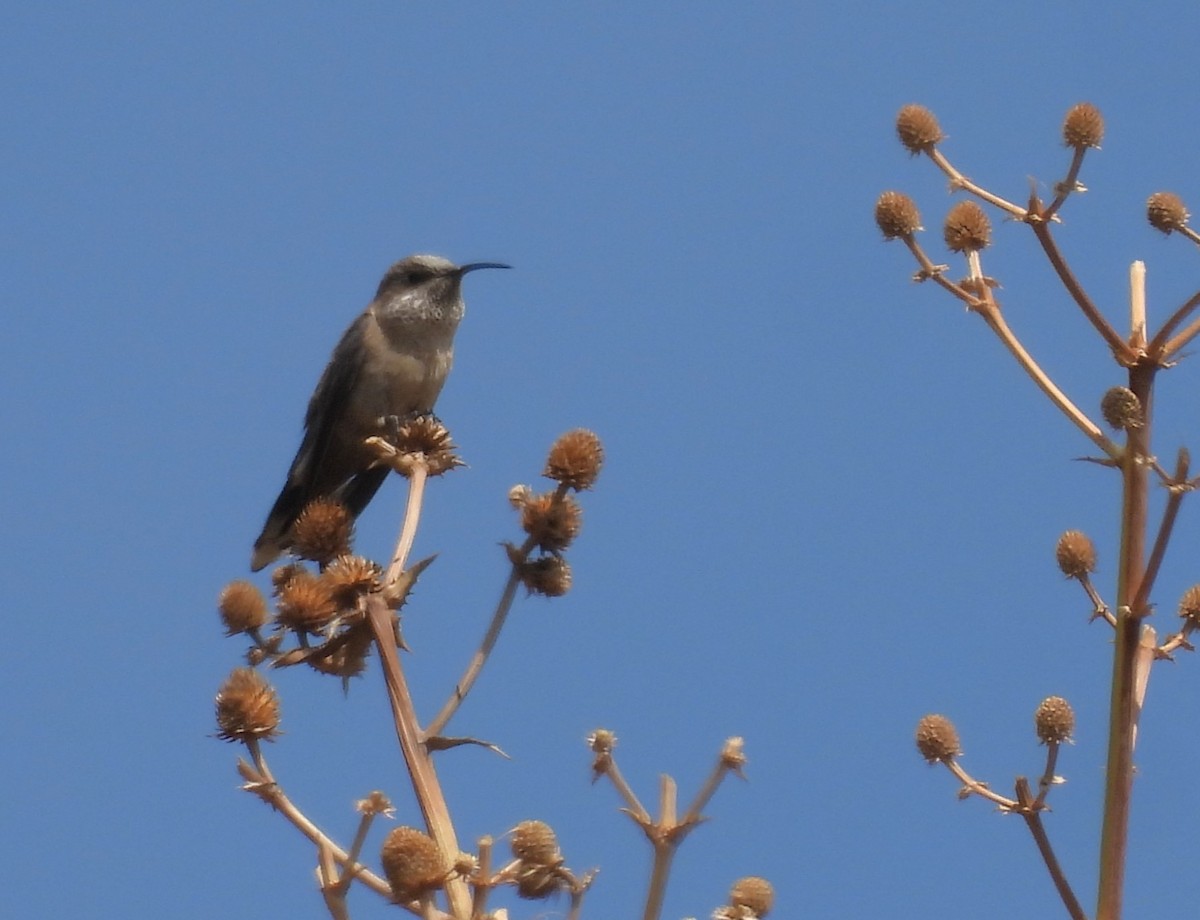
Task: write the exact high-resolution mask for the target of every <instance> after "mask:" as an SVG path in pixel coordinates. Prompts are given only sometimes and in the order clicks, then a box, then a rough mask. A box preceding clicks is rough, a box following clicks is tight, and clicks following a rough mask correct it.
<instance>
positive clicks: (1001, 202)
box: [925, 147, 1029, 220]
mask: <svg viewBox="0 0 1200 920" xmlns="http://www.w3.org/2000/svg"><path fill="white" fill-rule="evenodd" d="M925 152H926V153H928V154H929V159H931V160H932V161H933V162H934V163H935V164H936V165H937V167H938V169H940V170H941V171H942V172H944V173H945V174H946V176H947V177H949V179H950V187H951V188H952V189H962V190H963V191H966V192H970V193H971V194H972V195H974V196H975V197H976V198H982V199H983V200H984V201H986V202H988V203H989V204H993V205H995V206H996V207H998V208H1000V209H1001V210H1003V211H1007V212H1008V213H1009V214H1011V215H1012V216H1013V217H1015V218H1016V219H1017V220H1024V219H1025V218H1026V216H1027V215H1028V213H1029V212H1028V211H1026V210H1025V209H1024V208H1023V207H1021V206H1020V205H1016V204H1013V203H1012V202H1011V201H1006V200H1005V199H1003V198H1001V197H1000V196H999V195H993V194H992V193H991V192H989V191H988V190H987V189H985V188H983V186H980V185H976V184H975V183H974V182H972V181H971V180H970V179H968V178H967V177H966V176H964V175H963V174H962V173H960V172H959V171H958V170H957V169H955V168H954V166H952V165H951V163H950V161H949V160H947V159H946V156H945V154H943V153H942V152H941V151H940V150H939V149H938V148H937V147H933V148H930V149H929V150H927V151H925Z"/></svg>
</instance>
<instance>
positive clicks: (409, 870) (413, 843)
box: [379, 827, 449, 901]
mask: <svg viewBox="0 0 1200 920" xmlns="http://www.w3.org/2000/svg"><path fill="white" fill-rule="evenodd" d="M379 859H380V862H381V863H383V874H384V875H385V876H387V880H388V884H389V885H391V886H392V895H393V897H394V898H395V899H396V900H397V901H406V900H410V899H412V898H419V897H420V896H421V895H423V894H427V893H428V892H430V891H433V890H435V889H438V888H441V887H442V883H443V882H444V881H445V880H446V874H447V872H448V871H449V866H448V865H447V863H446V859H445V858H444V857H443V856H442V851H441V850H440V849H438V845H437V844H436V843H435V842H434V841H433V838H432V837H430V836H428V835H427V834H424V833H422V832H421V831H419V830H417V829H416V828H415V827H396V828H392V830H391V832H390V833H389V834H388V835H387V837H385V838H384V841H383V848H382V850H381V851H380V854H379Z"/></svg>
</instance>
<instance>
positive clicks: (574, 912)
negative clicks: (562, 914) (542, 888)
mask: <svg viewBox="0 0 1200 920" xmlns="http://www.w3.org/2000/svg"><path fill="white" fill-rule="evenodd" d="M583 895H584V892H583V891H578V890H576V889H572V890H571V908H570V910H568V911H567V920H579V918H580V916H581V915H582V913H583Z"/></svg>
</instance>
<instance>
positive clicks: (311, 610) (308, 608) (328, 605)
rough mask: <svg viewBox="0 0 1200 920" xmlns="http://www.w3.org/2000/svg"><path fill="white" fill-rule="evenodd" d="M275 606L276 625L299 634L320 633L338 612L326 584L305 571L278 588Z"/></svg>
mask: <svg viewBox="0 0 1200 920" xmlns="http://www.w3.org/2000/svg"><path fill="white" fill-rule="evenodd" d="M275 607H276V613H275V619H276V621H277V622H278V623H279V625H281V626H283V627H285V628H287V629H294V630H296V631H297V632H302V633H319V632H320V631H321V630H322V629H323V628H324V627H325V626H327V625H328V624H329V621H330V620H332V619H333V617H334V616H335V615H336V614H337V605H336V604H335V603H334V601H333V595H332V594H330V592H329V585H328V584H326V583H325V581H324V580H323V579H320V578H318V577H317V576H315V575H313V574H311V573H308V572H305V573H304V574H301V575H296V576H295V577H293V578H292V579H291V580H290V581H289V582H287V583H286V584H285V585H284V586H283V587H282V588H280V590H279V600H278V602H277V603H276V605H275Z"/></svg>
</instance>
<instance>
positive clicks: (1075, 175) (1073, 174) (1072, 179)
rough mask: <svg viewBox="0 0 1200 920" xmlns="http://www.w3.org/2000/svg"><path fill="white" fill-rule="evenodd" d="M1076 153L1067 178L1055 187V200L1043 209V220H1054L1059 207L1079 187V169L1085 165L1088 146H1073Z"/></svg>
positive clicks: (1072, 158) (1072, 157) (1073, 155)
mask: <svg viewBox="0 0 1200 920" xmlns="http://www.w3.org/2000/svg"><path fill="white" fill-rule="evenodd" d="M1072 149H1073V150H1074V153H1073V154H1072V156H1071V166H1070V168H1069V169H1068V170H1067V178H1065V179H1063V180H1062V182H1060V183H1058V186H1057V187H1056V188H1055V195H1054V200H1053V201H1052V202H1050V204H1049V206H1048V207H1046V208H1044V209H1043V210H1042V213H1041V216H1042V219H1043V220H1053V219H1054V216H1055V215H1056V214H1057V213H1058V210H1059V208H1061V207H1062V206H1063V204H1065V203H1066V200H1067V196H1068V195H1070V194H1071V193H1072V192H1073V191H1075V190H1076V189H1077V188H1079V170H1080V167H1082V166H1083V157H1084V154H1086V153H1087V148H1086V147H1074V148H1072Z"/></svg>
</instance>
